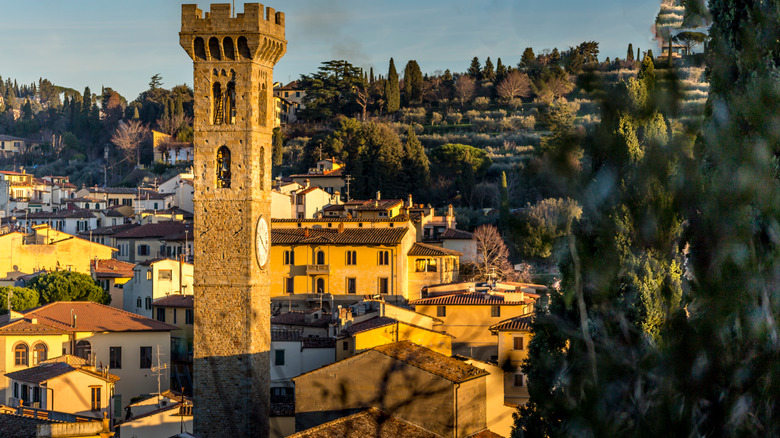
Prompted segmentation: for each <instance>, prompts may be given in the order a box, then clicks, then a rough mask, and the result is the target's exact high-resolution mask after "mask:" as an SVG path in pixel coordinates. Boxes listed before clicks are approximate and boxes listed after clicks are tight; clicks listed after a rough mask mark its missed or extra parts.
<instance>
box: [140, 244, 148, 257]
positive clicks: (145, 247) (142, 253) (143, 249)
mask: <svg viewBox="0 0 780 438" xmlns="http://www.w3.org/2000/svg"><path fill="white" fill-rule="evenodd" d="M138 255H140V256H147V255H149V245H138Z"/></svg>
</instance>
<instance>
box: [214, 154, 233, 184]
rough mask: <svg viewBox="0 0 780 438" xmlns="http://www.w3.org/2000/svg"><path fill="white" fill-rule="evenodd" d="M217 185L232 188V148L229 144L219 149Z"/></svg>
mask: <svg viewBox="0 0 780 438" xmlns="http://www.w3.org/2000/svg"><path fill="white" fill-rule="evenodd" d="M217 187H218V188H221V189H229V188H230V149H228V147H227V146H220V148H219V149H217Z"/></svg>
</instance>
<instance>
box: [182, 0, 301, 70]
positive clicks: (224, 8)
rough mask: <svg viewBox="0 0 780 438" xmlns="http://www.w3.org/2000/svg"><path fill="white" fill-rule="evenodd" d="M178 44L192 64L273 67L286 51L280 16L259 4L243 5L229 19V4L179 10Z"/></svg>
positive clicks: (282, 19) (189, 6)
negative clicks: (242, 63) (244, 63)
mask: <svg viewBox="0 0 780 438" xmlns="http://www.w3.org/2000/svg"><path fill="white" fill-rule="evenodd" d="M179 43H180V44H181V47H182V48H183V49H184V50H185V51H186V52H187V54H188V55H190V58H192V60H193V61H195V62H198V61H229V62H235V61H252V62H259V63H262V64H266V65H269V66H273V65H275V64H276V63H277V62H278V61H279V59H280V58H281V57H282V56H283V55H284V54H285V52H286V51H287V40H285V36H284V13H283V12H276V11H275V10H274V9H273V8H264V7H263V5H262V4H259V3H244V12H243V13H240V14H236V16H235V17H233V16H232V14H231V10H230V4H227V3H218V4H212V5H211V11H210V12H206V13H205V15H204V13H203V11H202V10H201V9H199V8H198V6H197V5H193V4H188V5H182V6H181V32H179Z"/></svg>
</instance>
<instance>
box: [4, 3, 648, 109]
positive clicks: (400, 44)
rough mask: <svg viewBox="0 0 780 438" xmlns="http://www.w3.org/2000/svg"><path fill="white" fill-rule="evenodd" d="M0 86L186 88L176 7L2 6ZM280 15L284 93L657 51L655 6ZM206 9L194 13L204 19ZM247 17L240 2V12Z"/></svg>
mask: <svg viewBox="0 0 780 438" xmlns="http://www.w3.org/2000/svg"><path fill="white" fill-rule="evenodd" d="M0 3H2V8H1V9H0V10H2V11H3V16H2V18H0V41H2V43H0V59H1V60H2V62H0V75H2V77H3V79H5V78H7V77H12V78H15V79H17V80H18V81H19V82H20V83H30V82H33V81H36V82H37V80H38V78H39V77H46V78H49V79H50V80H51V81H52V82H54V83H55V84H57V85H63V86H67V87H71V88H75V89H77V90H79V91H81V90H83V89H84V86H89V87H90V88H91V89H92V90H93V92H100V87H101V86H102V85H104V86H108V87H112V88H114V89H115V90H117V91H118V92H119V93H120V94H122V95H123V96H125V97H126V98H127V99H128V101H130V100H133V99H135V98H136V97H137V96H138V93H140V92H141V91H143V90H145V89H146V88H147V87H148V83H149V78H150V77H151V76H152V75H153V74H155V73H160V74H161V75H162V77H163V86H165V87H172V86H174V85H177V84H182V83H187V84H190V85H191V84H192V65H191V64H190V62H191V61H190V60H189V58H188V57H187V55H186V54H185V53H184V51H183V50H182V49H181V48H180V47H179V38H178V31H179V28H180V26H181V22H180V20H181V6H180V5H181V3H180V2H178V1H171V0H130V1H117V0H74V1H65V0H26V1H22V0H19V1H17V0H0ZM265 4H266V5H267V6H270V7H273V8H275V9H276V10H278V11H282V12H284V13H285V14H286V21H287V40H288V46H287V54H286V55H285V56H284V58H282V60H281V61H280V62H279V64H277V66H276V70H275V72H274V79H275V80H276V81H281V82H285V83H286V82H289V81H290V80H294V79H297V78H298V77H299V76H300V75H301V74H307V73H312V72H314V71H316V69H317V67H318V66H319V64H320V62H322V61H327V60H330V59H346V60H348V61H350V62H352V63H353V64H355V65H358V66H361V67H364V68H366V69H368V67H374V71H375V73H376V74H385V73H386V72H387V63H388V60H389V59H390V57H393V58H395V62H396V66H397V68H398V69H399V70H402V69H403V66H404V65H405V64H406V62H407V61H408V60H410V59H416V60H417V61H418V63H419V64H420V68H421V69H422V70H423V72H425V73H434V72H436V71H438V70H441V71H443V70H444V69H447V68H449V69H450V70H452V71H465V70H466V69H467V68H468V65H469V63H470V61H471V58H472V57H474V56H478V57H479V59H480V61H481V62H483V63H484V60H485V59H486V58H487V57H488V56H490V57H491V60H492V61H493V63H494V64H495V62H496V58H499V57H500V58H501V60H502V62H503V63H504V64H512V65H514V64H516V63H517V62H518V61H519V60H520V55H521V54H522V52H523V50H524V49H525V48H526V47H528V46H531V47H533V48H534V50H535V51H536V52H537V53H538V52H539V51H540V50H542V49H545V48H548V49H552V48H553V47H558V48H559V49H566V48H568V47H569V46H575V45H577V44H579V43H580V42H582V41H585V40H595V41H598V42H599V43H600V49H601V54H600V55H599V59H602V60H603V59H605V58H606V57H607V56H609V57H610V58H613V59H614V58H615V57H616V56H617V57H621V58H624V57H625V56H626V47H627V45H628V43H629V42H630V43H633V45H634V50H636V48H637V47H639V48H641V49H642V50H646V49H647V48H653V49H656V45H655V43H654V42H653V39H652V33H651V25H652V23H653V22H654V20H655V15H656V13H657V12H658V9H659V5H660V1H659V0H476V1H474V0H471V1H466V0H446V1H445V0H429V1H421V0H417V1H411V0H395V1H392V2H390V1H375V0H374V1H372V0H362V1H360V0H330V1H325V0H318V1H317V0H275V1H267V2H266V3H265ZM208 5H209V3H205V2H201V3H199V6H200V8H201V9H205V10H208V7H209V6H208ZM236 6H237V8H238V10H239V12H240V11H241V10H243V1H242V2H236Z"/></svg>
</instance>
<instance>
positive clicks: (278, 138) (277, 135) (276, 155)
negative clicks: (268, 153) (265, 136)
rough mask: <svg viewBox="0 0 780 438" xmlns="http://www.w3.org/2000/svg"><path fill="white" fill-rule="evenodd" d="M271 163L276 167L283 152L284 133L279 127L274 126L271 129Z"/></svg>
mask: <svg viewBox="0 0 780 438" xmlns="http://www.w3.org/2000/svg"><path fill="white" fill-rule="evenodd" d="M272 143H273V165H274V167H278V166H281V165H282V156H283V154H284V146H283V144H284V134H282V130H281V128H279V127H276V128H274V131H273V139H272Z"/></svg>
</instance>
